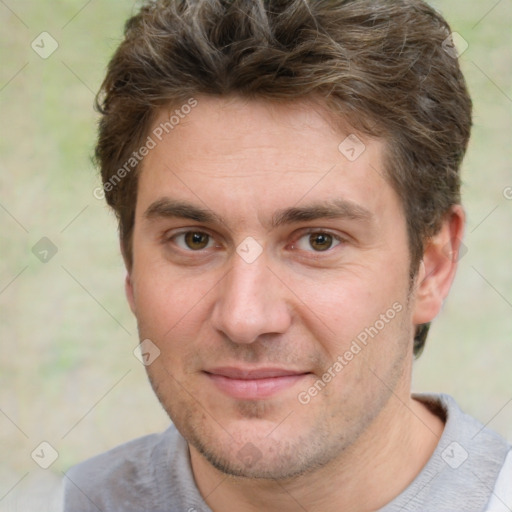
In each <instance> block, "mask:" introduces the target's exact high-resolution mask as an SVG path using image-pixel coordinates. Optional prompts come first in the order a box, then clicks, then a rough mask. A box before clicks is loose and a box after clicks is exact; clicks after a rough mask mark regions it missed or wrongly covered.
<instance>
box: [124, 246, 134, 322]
mask: <svg viewBox="0 0 512 512" xmlns="http://www.w3.org/2000/svg"><path fill="white" fill-rule="evenodd" d="M120 246H121V254H122V255H123V260H124V266H125V268H126V277H125V280H124V292H125V295H126V299H127V300H128V304H129V305H130V309H131V310H132V313H133V314H134V315H135V311H136V308H135V298H134V289H133V288H134V287H133V281H132V268H133V262H132V264H130V262H129V260H128V257H127V256H126V252H125V250H124V247H123V243H122V242H121V243H120Z"/></svg>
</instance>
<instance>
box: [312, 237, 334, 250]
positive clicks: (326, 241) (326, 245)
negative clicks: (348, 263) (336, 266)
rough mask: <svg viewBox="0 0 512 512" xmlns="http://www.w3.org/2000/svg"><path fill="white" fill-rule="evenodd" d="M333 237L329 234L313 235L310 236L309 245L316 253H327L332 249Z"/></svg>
mask: <svg viewBox="0 0 512 512" xmlns="http://www.w3.org/2000/svg"><path fill="white" fill-rule="evenodd" d="M332 244H333V237H332V235H329V234H328V233H312V234H311V235H309V245H310V246H311V247H312V248H313V249H314V250H315V251H327V250H328V249H330V248H331V247H332Z"/></svg>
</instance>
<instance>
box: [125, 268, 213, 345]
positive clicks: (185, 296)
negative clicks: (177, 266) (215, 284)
mask: <svg viewBox="0 0 512 512" xmlns="http://www.w3.org/2000/svg"><path fill="white" fill-rule="evenodd" d="M145 269H146V270H140V271H138V269H136V271H135V272H134V275H133V281H134V299H135V306H136V311H137V320H138V322H139V326H140V327H144V329H145V330H149V331H150V334H151V335H153V336H154V337H155V338H157V339H160V338H162V337H163V336H166V335H167V334H169V332H170V331H171V330H172V331H175V330H179V329H181V330H184V329H186V328H189V327H190V325H191V320H194V319H197V316H198V315H204V310H205V307H206V306H207V304H206V300H207V295H208V292H209V290H210V289H211V287H212V284H210V282H209V280H207V279H205V278H204V277H200V276H198V277H193V278H191V277H190V276H189V277H187V278H184V277H180V276H177V275H175V274H174V273H171V272H169V269H168V268H162V267H160V268H159V267H158V266H152V267H151V266H149V265H148V266H146V267H145ZM194 323H195V324H197V322H194Z"/></svg>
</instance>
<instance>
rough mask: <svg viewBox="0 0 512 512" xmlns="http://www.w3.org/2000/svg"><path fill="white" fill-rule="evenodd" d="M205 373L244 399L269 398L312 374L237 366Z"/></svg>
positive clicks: (280, 369)
mask: <svg viewBox="0 0 512 512" xmlns="http://www.w3.org/2000/svg"><path fill="white" fill-rule="evenodd" d="M204 374H205V375H206V377H207V378H208V379H209V380H210V381H211V382H212V384H214V386H216V388H217V389H219V390H220V391H222V392H223V393H225V394H227V395H229V396H231V397H232V398H237V399H242V400H262V399H265V398H269V397H271V396H273V395H276V394H278V393H279V392H281V391H284V390H286V389H289V388H291V387H292V386H294V385H296V384H297V383H299V382H300V381H302V380H303V379H305V378H306V376H308V375H311V373H310V372H304V371H300V370H290V369H285V368H237V367H222V368H212V369H209V370H205V371H204Z"/></svg>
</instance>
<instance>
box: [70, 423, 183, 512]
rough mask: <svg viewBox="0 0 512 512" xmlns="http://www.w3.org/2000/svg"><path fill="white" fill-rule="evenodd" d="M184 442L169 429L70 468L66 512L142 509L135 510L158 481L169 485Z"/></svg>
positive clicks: (151, 492)
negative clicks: (170, 475) (119, 508)
mask: <svg viewBox="0 0 512 512" xmlns="http://www.w3.org/2000/svg"><path fill="white" fill-rule="evenodd" d="M183 443H185V441H184V440H183V439H182V438H181V436H180V434H179V433H178V431H177V430H176V428H175V427H174V426H171V427H169V429H167V430H166V431H165V432H163V433H160V434H151V435H148V436H144V437H141V438H138V439H135V440H133V441H130V442H128V443H125V444H122V445H120V446H117V447H116V448H113V449H112V450H109V451H107V452H105V453H102V454H100V455H97V456H95V457H92V458H91V459H88V460H86V461H84V462H82V463H80V464H78V465H76V466H74V467H72V468H71V469H70V470H69V471H68V472H66V473H65V478H64V502H65V505H66V508H65V510H77V511H78V510H96V508H94V507H99V508H100V509H101V510H111V507H113V506H115V507H117V509H118V507H120V506H122V507H125V508H122V510H144V508H142V509H141V508H138V507H140V506H143V502H146V501H147V499H148V498H150V497H151V495H152V494H153V493H154V492H155V491H154V489H155V487H158V483H159V481H162V483H164V482H166V485H169V481H170V479H169V478H168V473H169V471H170V467H172V466H174V465H175V464H180V463H182V462H183V448H184V447H183ZM160 491H161V490H160ZM91 507H92V508H91Z"/></svg>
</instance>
